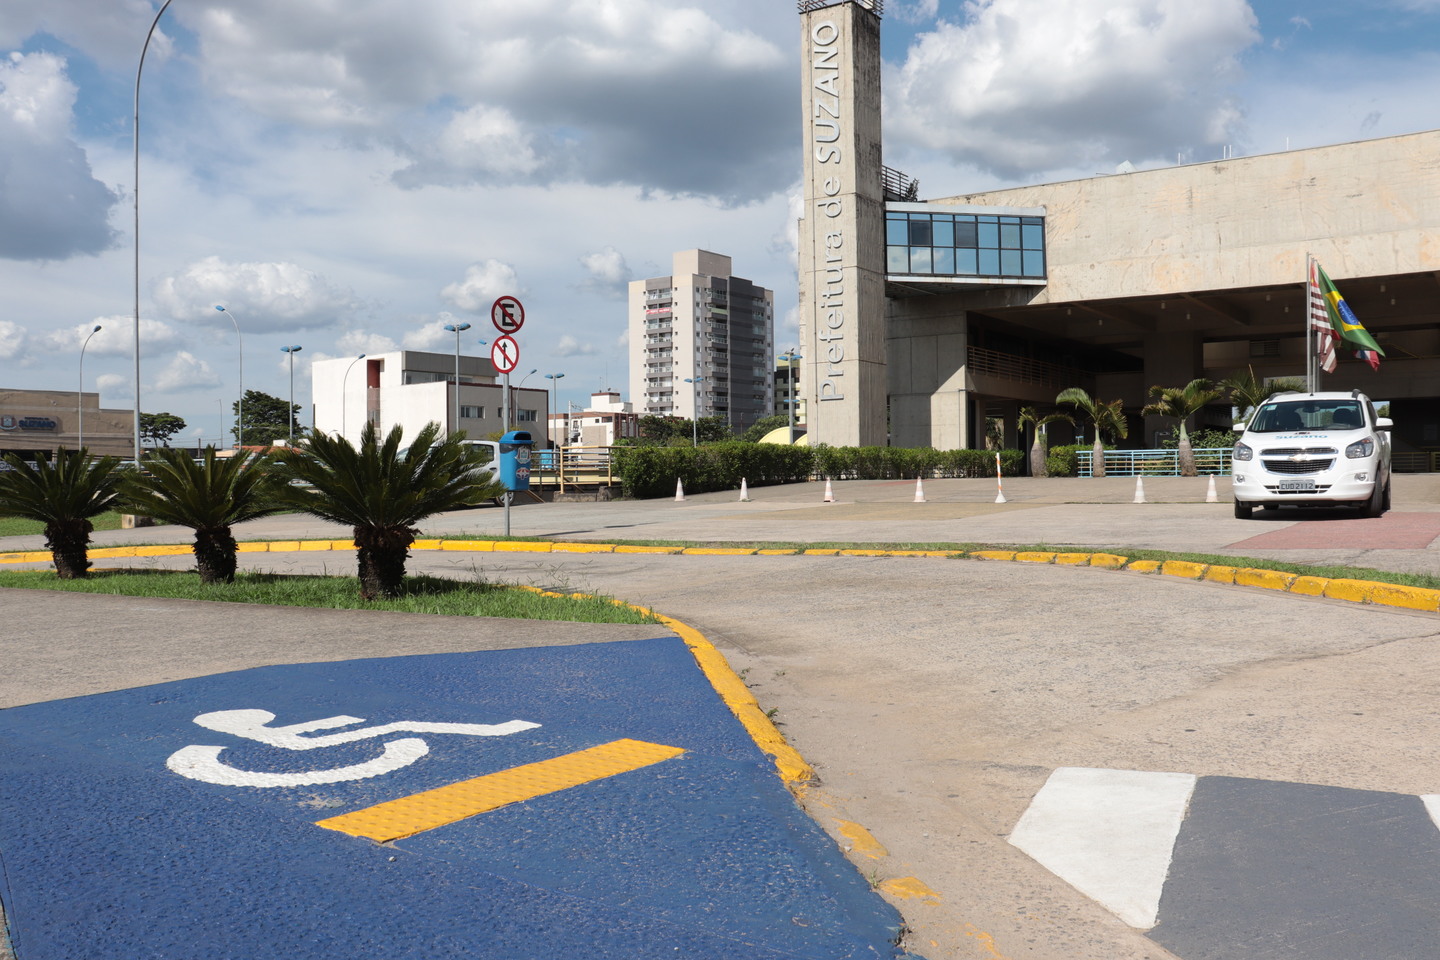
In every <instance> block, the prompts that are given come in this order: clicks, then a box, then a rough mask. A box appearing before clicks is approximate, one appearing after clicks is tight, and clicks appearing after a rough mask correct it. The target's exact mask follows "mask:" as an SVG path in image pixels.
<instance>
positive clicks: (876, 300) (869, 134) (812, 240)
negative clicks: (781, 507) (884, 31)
mask: <svg viewBox="0 0 1440 960" xmlns="http://www.w3.org/2000/svg"><path fill="white" fill-rule="evenodd" d="M800 19H801V26H802V31H801V34H802V42H801V63H802V70H801V77H802V97H801V100H802V104H803V108H804V114H803V116H804V130H805V135H804V142H805V151H804V193H805V206H804V210H803V213H802V220H801V223H800V249H799V287H800V317H801V320H800V326H801V335H802V343H803V346H802V348H801V353H803V354H804V356H805V360H804V361H803V365H804V376H802V378H801V380H802V386H803V387H804V389H805V392H806V398H807V401H808V403H807V405H806V406H807V420H808V422H807V424H806V426H807V428H808V429H809V433H810V439H811V442H812V443H828V444H833V445H837V446H841V445H845V446H849V445H858V446H865V445H883V444H885V443H886V442H887V436H886V434H887V431H886V420H887V411H886V400H887V398H886V387H887V383H886V373H885V345H886V340H885V202H884V195H883V193H882V191H881V183H880V171H881V150H880V17H879V15H878V14H876V12H875V11H874V10H873V9H872V8H871V6H870V3H869V2H867V0H843V2H840V3H837V4H833V5H830V6H825V7H820V8H818V9H815V10H810V11H808V12H806V13H803V14H801V18H800Z"/></svg>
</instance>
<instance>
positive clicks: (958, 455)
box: [612, 441, 1025, 500]
mask: <svg viewBox="0 0 1440 960" xmlns="http://www.w3.org/2000/svg"><path fill="white" fill-rule="evenodd" d="M612 456H613V457H614V458H615V471H616V473H617V474H618V475H619V477H620V482H621V484H622V489H623V493H624V495H625V496H627V497H633V498H635V499H637V500H646V499H653V498H656V497H665V496H672V495H673V494H674V493H675V481H676V480H679V481H681V482H682V483H683V484H684V485H685V490H686V492H688V493H706V492H709V491H714V490H734V489H736V488H737V487H739V486H740V481H741V479H744V480H745V482H746V483H747V484H748V485H749V486H752V487H763V486H767V485H769V484H776V483H796V482H799V481H802V480H808V479H810V478H812V477H814V478H817V479H819V478H822V477H828V478H830V479H834V480H904V479H909V478H911V477H929V478H937V477H993V476H994V475H995V453H994V452H993V451H988V450H931V449H929V448H924V447H922V448H918V449H911V448H908V447H830V446H826V445H824V444H821V445H819V446H816V447H813V448H812V447H789V446H784V445H782V444H773V443H745V442H743V441H734V442H726V443H711V444H706V445H704V446H700V447H616V448H615V449H614V451H613V453H612ZM1024 461H1025V455H1024V454H1023V453H1022V452H1021V451H1019V450H1002V451H1000V465H1001V470H1002V472H1003V474H1004V475H1005V476H1009V477H1014V476H1019V475H1020V473H1021V470H1022V467H1023V464H1024Z"/></svg>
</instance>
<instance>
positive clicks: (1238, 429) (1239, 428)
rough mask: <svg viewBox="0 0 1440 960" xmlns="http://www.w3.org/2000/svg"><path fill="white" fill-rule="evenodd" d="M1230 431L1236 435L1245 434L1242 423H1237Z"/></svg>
mask: <svg viewBox="0 0 1440 960" xmlns="http://www.w3.org/2000/svg"><path fill="white" fill-rule="evenodd" d="M1230 429H1231V430H1234V431H1235V432H1236V433H1244V432H1245V424H1243V423H1237V424H1235V425H1234V426H1233V427H1231V428H1230Z"/></svg>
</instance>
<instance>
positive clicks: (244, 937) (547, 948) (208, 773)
mask: <svg viewBox="0 0 1440 960" xmlns="http://www.w3.org/2000/svg"><path fill="white" fill-rule="evenodd" d="M197 718H198V719H197ZM0 764H3V768H4V770H5V771H6V773H5V776H4V777H3V778H0V867H3V873H0V878H3V886H0V896H3V901H4V907H5V911H6V918H7V920H8V922H9V926H10V933H11V937H12V941H13V948H14V950H15V953H16V956H17V958H18V960H52V958H53V960H58V958H75V957H85V958H87V960H105V958H112V957H113V958H117V960H119V958H125V960H131V958H136V957H165V958H167V960H187V958H195V960H219V958H232V957H233V958H242V957H243V958H247V960H254V958H267V957H286V958H292V957H293V958H305V957H315V958H322V957H323V958H354V957H368V956H375V957H380V956H383V957H390V958H417V960H418V958H426V960H433V958H442V957H461V956H463V957H504V958H506V960H521V958H531V957H533V958H542V957H543V958H556V957H575V958H591V957H593V958H608V957H615V958H622V957H623V958H645V957H667V958H673V957H677V956H678V957H687V958H732V957H733V958H737V960H738V958H747V960H755V958H765V957H776V958H781V957H795V958H802V957H804V958H809V957H814V958H826V960H831V958H843V957H893V956H896V955H897V949H896V948H895V947H894V945H893V940H894V938H895V937H896V935H897V933H898V928H899V925H900V919H899V916H898V914H897V913H896V912H895V911H894V910H893V909H892V908H890V907H889V906H888V905H887V904H885V903H884V902H883V901H882V900H880V899H879V898H878V897H877V896H876V895H875V894H874V893H873V892H872V891H871V890H870V889H869V885H868V884H867V883H866V881H865V880H864V879H863V878H862V877H861V876H860V874H859V873H858V871H856V869H855V868H854V867H853V866H852V865H851V864H849V863H848V862H847V861H846V860H845V859H844V858H843V857H842V856H841V854H840V852H839V851H838V849H837V848H836V847H835V845H834V843H833V842H832V841H831V840H830V839H829V838H828V837H827V836H826V835H825V834H824V832H823V831H821V830H820V829H819V828H818V827H817V826H816V825H815V824H814V823H813V822H812V821H811V820H810V819H809V818H808V817H807V816H806V815H805V814H804V812H803V811H802V810H801V809H800V808H799V807H798V805H797V804H796V803H795V801H794V799H793V798H792V797H791V796H790V794H789V792H788V791H787V790H786V789H785V788H784V786H783V784H781V783H780V781H779V779H778V778H777V777H776V775H775V772H774V768H773V766H772V764H771V762H770V759H769V758H768V757H767V756H766V755H765V754H763V753H762V752H761V751H760V750H759V749H757V748H756V746H755V744H754V743H753V741H751V739H750V738H749V736H748V735H747V734H746V732H745V730H744V728H743V727H742V726H741V725H740V724H739V722H738V721H737V720H736V719H735V717H734V716H733V715H732V714H731V713H730V711H729V709H728V708H727V707H726V706H725V705H724V704H723V703H722V702H721V701H720V699H719V697H718V696H717V695H716V694H715V692H714V690H713V689H712V688H711V686H710V685H709V683H708V682H707V681H706V679H705V677H704V675H703V674H702V673H701V672H700V670H699V669H698V667H697V666H696V664H695V661H694V659H693V657H692V656H691V654H690V652H689V650H688V648H687V647H686V646H685V644H684V643H683V642H682V641H680V640H678V639H675V638H661V639H655V640H645V641H629V642H614V643H600V644H588V645H580V646H567V647H543V648H529V649H519V650H505V651H491V652H484V653H466V654H439V655H425V656H414V657H398V658H386V659H377V660H359V661H347V662H341V663H321V664H306V665H295V666H275V667H262V668H257V669H252V670H244V671H239V672H235V673H227V674H220V675H216V676H211V677H203V678H200V679H194V680H186V681H179V682H175V683H167V684H160V685H155V686H149V687H141V688H137V689H133V690H123V691H118V692H115V693H108V694H102V695H98V696H92V697H84V698H78V699H73V700H62V701H53V702H49V703H41V704H34V705H30V706H24V707H17V708H13V709H9V710H4V711H0ZM367 818H368V819H367ZM367 824H369V825H368V826H367ZM376 824H378V825H379V826H375V825H376ZM376 831H378V832H376ZM387 831H389V832H387Z"/></svg>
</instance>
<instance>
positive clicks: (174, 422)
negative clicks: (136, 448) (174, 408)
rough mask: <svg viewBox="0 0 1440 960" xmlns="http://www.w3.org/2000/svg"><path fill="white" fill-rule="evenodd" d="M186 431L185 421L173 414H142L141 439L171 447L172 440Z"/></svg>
mask: <svg viewBox="0 0 1440 960" xmlns="http://www.w3.org/2000/svg"><path fill="white" fill-rule="evenodd" d="M184 429H185V419H184V418H183V417H177V416H175V414H173V413H142V414H140V439H141V440H149V441H150V443H151V444H157V443H163V444H164V445H165V446H167V447H168V446H170V438H171V437H173V436H175V434H177V433H179V432H180V431H181V430H184Z"/></svg>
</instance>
